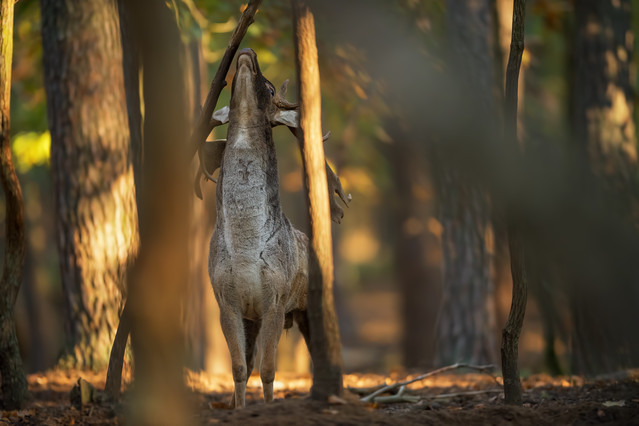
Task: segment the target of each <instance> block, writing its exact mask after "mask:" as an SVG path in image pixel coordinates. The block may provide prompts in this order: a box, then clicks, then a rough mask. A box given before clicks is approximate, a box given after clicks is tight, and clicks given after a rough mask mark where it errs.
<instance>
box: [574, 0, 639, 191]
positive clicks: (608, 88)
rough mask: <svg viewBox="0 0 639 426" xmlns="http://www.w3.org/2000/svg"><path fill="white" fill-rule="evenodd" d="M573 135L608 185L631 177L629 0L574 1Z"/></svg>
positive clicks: (622, 186)
mask: <svg viewBox="0 0 639 426" xmlns="http://www.w3.org/2000/svg"><path fill="white" fill-rule="evenodd" d="M575 14H576V39H575V79H574V91H573V92H574V93H573V95H574V133H575V137H576V141H577V143H578V146H579V147H580V148H581V150H582V152H584V153H585V155H586V156H587V158H588V160H589V163H590V166H591V168H592V170H593V172H594V174H595V175H596V176H598V177H600V178H602V179H606V180H607V181H608V182H607V185H608V189H613V190H618V191H619V190H621V191H626V190H628V187H629V185H630V184H631V182H634V181H635V180H636V171H637V147H636V142H637V141H636V135H635V125H634V121H633V109H634V104H633V90H632V83H631V73H630V67H631V64H632V55H633V50H634V46H633V43H634V41H633V32H632V26H631V1H630V0H580V1H578V2H575Z"/></svg>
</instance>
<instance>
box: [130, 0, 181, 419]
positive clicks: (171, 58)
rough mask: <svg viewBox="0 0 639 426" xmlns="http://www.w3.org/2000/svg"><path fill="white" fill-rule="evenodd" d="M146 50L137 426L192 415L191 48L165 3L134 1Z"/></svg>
mask: <svg viewBox="0 0 639 426" xmlns="http://www.w3.org/2000/svg"><path fill="white" fill-rule="evenodd" d="M126 7H127V9H128V10H129V11H130V13H131V17H132V22H133V25H132V27H133V28H134V29H135V33H136V37H137V41H138V43H139V44H138V45H139V47H140V53H141V62H142V68H143V70H144V75H143V83H144V87H143V93H144V105H145V116H144V140H145V151H144V164H143V167H142V179H141V181H142V192H141V201H142V205H143V208H142V209H141V213H142V214H141V216H140V222H141V223H143V224H144V226H142V227H141V229H140V231H141V232H140V243H141V244H140V252H139V255H138V258H137V259H136V261H135V265H134V266H133V268H132V269H131V271H130V274H129V282H130V288H129V302H130V306H131V312H130V315H131V326H132V329H131V343H132V346H133V353H134V357H135V358H134V359H135V383H136V386H135V390H134V400H135V403H133V404H132V411H131V416H132V417H131V418H130V419H129V421H130V423H132V424H138V423H140V424H181V423H184V422H187V423H188V422H189V418H188V415H187V414H186V413H185V401H184V383H183V380H182V369H183V365H184V337H183V330H182V324H181V315H180V310H181V309H182V307H183V302H184V292H185V289H186V284H187V280H188V230H189V225H190V211H189V210H190V203H189V194H190V193H191V185H190V179H189V176H188V167H187V165H188V159H187V154H186V151H187V145H186V144H185V141H187V140H188V130H187V129H188V124H187V117H188V115H189V114H190V112H191V108H189V107H188V106H187V105H186V98H185V96H184V93H185V88H184V62H185V58H184V51H183V49H182V46H181V43H180V35H179V31H178V28H177V25H176V22H175V18H174V16H173V15H172V13H171V11H170V10H169V9H168V8H167V7H166V6H165V4H164V2H163V1H160V0H155V1H148V2H127V5H126Z"/></svg>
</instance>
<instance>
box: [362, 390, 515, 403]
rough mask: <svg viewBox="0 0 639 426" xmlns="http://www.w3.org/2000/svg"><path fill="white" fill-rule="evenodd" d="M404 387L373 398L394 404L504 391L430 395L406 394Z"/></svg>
mask: <svg viewBox="0 0 639 426" xmlns="http://www.w3.org/2000/svg"><path fill="white" fill-rule="evenodd" d="M404 389H406V386H402V387H401V388H399V392H397V393H396V394H395V395H390V396H377V397H375V398H373V401H372V402H374V403H375V404H394V403H398V402H411V403H415V402H419V401H423V400H425V399H446V398H457V397H460V396H461V397H464V396H475V395H483V394H487V393H502V392H503V389H485V390H477V391H467V392H453V393H442V394H439V395H428V396H414V395H404Z"/></svg>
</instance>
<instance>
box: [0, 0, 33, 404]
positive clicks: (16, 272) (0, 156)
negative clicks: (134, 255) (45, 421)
mask: <svg viewBox="0 0 639 426" xmlns="http://www.w3.org/2000/svg"><path fill="white" fill-rule="evenodd" d="M13 5H14V2H13V0H0V162H1V164H0V165H1V166H2V169H1V171H0V177H1V178H2V188H3V190H4V194H5V199H6V216H5V217H6V231H5V232H6V246H5V252H4V265H3V269H2V278H1V281H0V380H2V387H1V389H2V406H3V407H4V408H6V409H15V408H20V407H21V406H22V404H23V403H24V401H25V398H26V396H27V379H26V377H25V375H24V370H23V368H22V359H21V358H20V350H19V348H18V337H17V336H16V324H15V321H14V318H13V312H14V311H13V308H14V306H15V303H16V298H17V297H18V290H19V289H20V284H22V278H23V274H24V258H25V253H26V249H27V242H26V238H25V231H24V228H25V227H24V205H23V203H22V189H21V188H20V182H19V181H18V176H17V175H16V171H15V168H14V167H13V160H12V159H11V135H10V133H9V124H10V119H9V114H10V112H9V104H10V100H11V62H12V58H13Z"/></svg>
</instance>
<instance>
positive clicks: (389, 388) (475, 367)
mask: <svg viewBox="0 0 639 426" xmlns="http://www.w3.org/2000/svg"><path fill="white" fill-rule="evenodd" d="M459 368H469V369H471V370H476V371H479V372H487V371H492V370H493V369H494V368H495V366H494V365H492V364H488V365H469V364H461V363H456V364H453V365H448V366H446V367H442V368H438V369H437V370H433V371H431V372H428V373H425V374H422V375H421V376H417V377H415V378H414V379H410V380H405V381H403V382H398V383H395V384H392V385H388V386H384V387H382V388H380V389H378V390H376V391H375V392H373V393H371V394H370V395H368V396H365V397H363V398H361V399H360V401H362V402H372V401H373V399H375V397H377V396H378V395H381V394H383V393H386V392H390V391H392V390H394V389H397V388H401V387H403V386H407V385H410V384H411V383H415V382H419V381H420V380H424V379H426V378H428V377H431V376H434V375H436V374H441V373H445V372H447V371H451V370H456V369H459ZM394 396H396V395H394Z"/></svg>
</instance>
